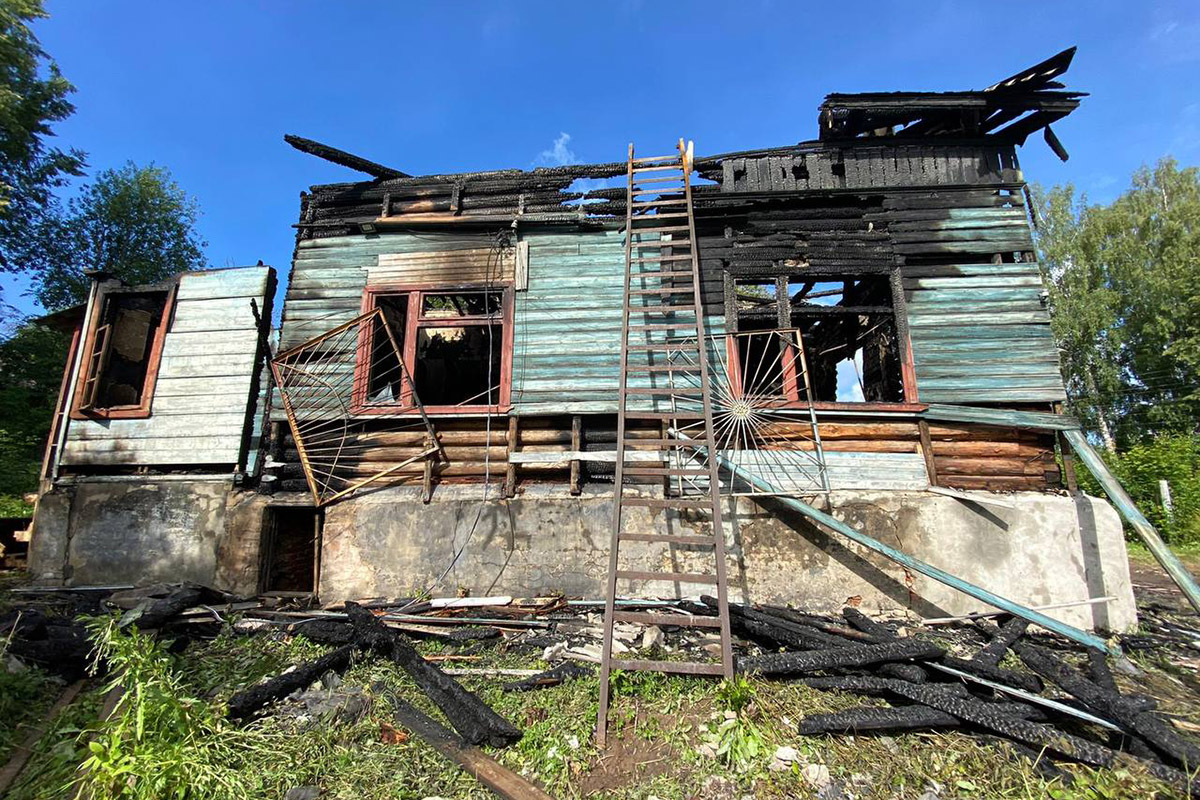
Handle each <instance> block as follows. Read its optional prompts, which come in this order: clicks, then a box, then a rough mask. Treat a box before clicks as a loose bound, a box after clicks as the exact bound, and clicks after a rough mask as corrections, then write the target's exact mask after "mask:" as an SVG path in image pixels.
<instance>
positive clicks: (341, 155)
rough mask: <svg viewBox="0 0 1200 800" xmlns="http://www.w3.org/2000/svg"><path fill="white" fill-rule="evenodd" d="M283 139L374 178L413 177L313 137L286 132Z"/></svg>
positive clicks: (303, 150)
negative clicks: (307, 137) (322, 142)
mask: <svg viewBox="0 0 1200 800" xmlns="http://www.w3.org/2000/svg"><path fill="white" fill-rule="evenodd" d="M283 140H284V141H285V142H287V143H288V144H290V145H291V146H292V147H294V148H296V149H297V150H299V151H300V152H301V153H308V154H309V155H311V156H316V157H317V158H323V159H325V160H326V161H328V162H330V163H332V164H337V165H338V166H342V167H349V168H350V169H352V170H356V171H358V172H365V173H366V174H368V175H370V176H371V177H373V178H411V177H412V176H411V175H409V174H408V173H405V172H401V171H400V170H396V169H392V168H391V167H385V166H384V165H383V164H377V163H375V162H374V161H369V160H368V159H365V158H362V157H360V156H356V155H354V154H353V153H347V152H346V151H345V150H339V149H338V148H336V147H330V146H329V145H327V144H321V143H320V142H316V141H313V140H312V139H305V138H304V137H303V136H294V135H293V134H290V133H285V134H284V135H283Z"/></svg>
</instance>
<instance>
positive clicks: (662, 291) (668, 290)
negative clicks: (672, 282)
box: [629, 285, 696, 294]
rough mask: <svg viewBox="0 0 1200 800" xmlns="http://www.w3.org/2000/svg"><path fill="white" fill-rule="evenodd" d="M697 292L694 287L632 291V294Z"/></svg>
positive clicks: (668, 287)
mask: <svg viewBox="0 0 1200 800" xmlns="http://www.w3.org/2000/svg"><path fill="white" fill-rule="evenodd" d="M694 291H696V287H695V286H694V285H693V286H666V287H663V288H661V289H630V290H629V293H630V294H686V293H689V292H694Z"/></svg>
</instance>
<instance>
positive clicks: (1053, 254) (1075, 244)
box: [1036, 159, 1200, 450]
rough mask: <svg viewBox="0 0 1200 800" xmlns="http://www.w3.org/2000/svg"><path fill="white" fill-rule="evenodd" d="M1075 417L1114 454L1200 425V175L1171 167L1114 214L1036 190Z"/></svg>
mask: <svg viewBox="0 0 1200 800" xmlns="http://www.w3.org/2000/svg"><path fill="white" fill-rule="evenodd" d="M1036 191H1037V194H1038V197H1039V202H1038V206H1039V208H1040V214H1039V217H1040V220H1041V227H1040V231H1039V235H1038V246H1039V249H1040V250H1041V253H1042V259H1041V260H1042V268H1043V274H1044V278H1045V280H1046V285H1047V290H1048V291H1049V294H1050V305H1051V309H1052V312H1053V327H1054V334H1055V337H1056V339H1057V340H1058V344H1059V348H1060V352H1061V361H1062V367H1063V377H1064V380H1065V382H1066V386H1067V395H1068V398H1069V405H1070V408H1071V411H1072V412H1073V413H1075V414H1077V415H1079V416H1080V417H1081V418H1082V419H1083V420H1084V422H1085V423H1086V424H1087V425H1088V426H1089V427H1090V428H1092V429H1093V430H1095V431H1097V432H1098V433H1099V434H1100V436H1101V438H1102V439H1103V440H1104V443H1105V445H1106V446H1107V447H1108V448H1109V449H1110V450H1112V449H1116V448H1121V449H1125V448H1127V447H1129V446H1131V445H1133V444H1134V443H1137V442H1145V441H1148V440H1150V439H1151V438H1153V437H1154V436H1157V435H1160V434H1170V433H1192V432H1195V431H1196V430H1197V420H1200V170H1197V169H1196V168H1195V167H1190V168H1187V169H1180V168H1179V166H1178V165H1177V164H1176V162H1175V161H1174V160H1172V159H1164V160H1162V161H1160V162H1159V163H1158V165H1157V166H1156V167H1155V168H1154V169H1153V170H1151V169H1149V168H1142V169H1140V170H1138V171H1137V172H1136V173H1135V174H1134V176H1133V180H1132V185H1131V187H1130V188H1129V189H1128V190H1127V191H1126V192H1125V193H1123V194H1122V195H1121V196H1120V197H1118V198H1117V199H1116V200H1115V201H1113V202H1112V203H1111V204H1109V205H1107V206H1103V205H1088V203H1087V200H1086V197H1083V196H1079V197H1076V194H1075V191H1074V188H1073V187H1071V186H1066V187H1055V188H1053V189H1051V190H1049V191H1041V190H1040V189H1038V190H1036Z"/></svg>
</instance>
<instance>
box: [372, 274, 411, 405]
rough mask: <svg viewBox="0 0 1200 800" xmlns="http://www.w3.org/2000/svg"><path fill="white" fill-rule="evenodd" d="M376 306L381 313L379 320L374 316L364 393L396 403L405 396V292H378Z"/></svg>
mask: <svg viewBox="0 0 1200 800" xmlns="http://www.w3.org/2000/svg"><path fill="white" fill-rule="evenodd" d="M375 305H376V307H377V308H379V310H380V311H381V312H382V319H380V318H379V317H376V319H375V322H374V323H373V325H374V330H373V331H371V354H370V358H371V361H370V370H369V374H368V387H367V396H368V398H369V399H370V402H372V403H398V402H401V401H402V400H403V399H404V398H403V392H404V382H403V381H402V380H401V378H402V376H403V373H402V371H401V369H400V359H401V358H402V357H403V353H404V348H403V345H402V342H403V341H404V336H405V334H406V333H407V331H408V295H406V294H391V295H381V296H379V297H378V298H376V303H375ZM384 321H386V323H387V327H386V328H385V327H384ZM389 334H390V335H389Z"/></svg>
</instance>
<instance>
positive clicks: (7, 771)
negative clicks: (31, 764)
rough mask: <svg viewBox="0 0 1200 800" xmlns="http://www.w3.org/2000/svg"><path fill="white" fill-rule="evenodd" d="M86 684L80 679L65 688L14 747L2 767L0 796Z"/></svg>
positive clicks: (0, 770)
mask: <svg viewBox="0 0 1200 800" xmlns="http://www.w3.org/2000/svg"><path fill="white" fill-rule="evenodd" d="M86 684H87V680H86V679H80V680H77V681H75V682H74V683H72V684H71V685H69V686H68V687H67V688H66V689H64V690H63V692H62V694H60V695H59V696H58V699H57V700H55V701H54V705H52V706H50V710H49V711H47V712H46V716H45V717H43V718H42V721H41V722H39V723H37V724H36V725H34V726H33V728H32V729H31V730H30V732H29V735H28V736H27V737H25V741H24V742H23V743H22V744H19V745H17V746H15V747H14V748H13V754H12V757H11V758H9V760H8V763H7V764H5V765H4V769H0V797H4V796H5V795H6V794H7V793H8V788H9V787H10V786H12V784H13V781H15V780H16V779H17V778H18V777H20V775H21V771H22V770H24V769H25V764H26V763H28V761H29V758H30V756H32V755H33V748H34V747H36V746H37V743H38V742H39V741H41V738H42V737H43V736H45V735H46V731H48V730H50V725H51V723H53V722H54V720H56V719H58V715H59V714H61V713H62V711H63V709H65V708H66V707H67V706H69V705H71V703H73V702H75V698H76V697H78V696H79V693H80V692H81V691H82V690H83V687H84V686H85V685H86Z"/></svg>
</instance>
